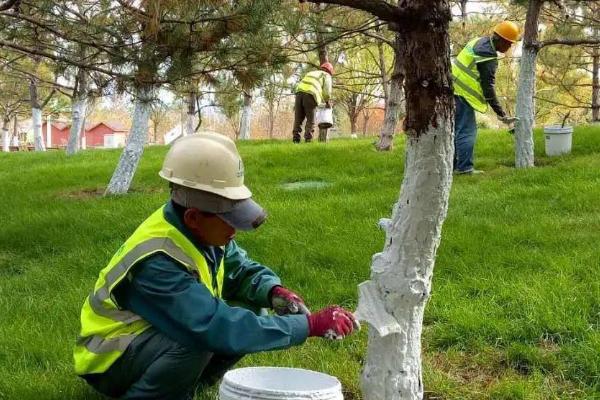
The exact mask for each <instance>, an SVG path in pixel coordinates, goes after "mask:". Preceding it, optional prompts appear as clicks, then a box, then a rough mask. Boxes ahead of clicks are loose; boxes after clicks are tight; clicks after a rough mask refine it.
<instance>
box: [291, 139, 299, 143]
mask: <svg viewBox="0 0 600 400" xmlns="http://www.w3.org/2000/svg"><path fill="white" fill-rule="evenodd" d="M292 142H293V143H294V144H299V143H300V139H292Z"/></svg>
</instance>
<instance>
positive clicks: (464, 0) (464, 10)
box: [460, 0, 469, 29]
mask: <svg viewBox="0 0 600 400" xmlns="http://www.w3.org/2000/svg"><path fill="white" fill-rule="evenodd" d="M468 2H469V0H460V15H461V18H462V27H463V29H465V27H466V26H467V17H468V14H467V3H468Z"/></svg>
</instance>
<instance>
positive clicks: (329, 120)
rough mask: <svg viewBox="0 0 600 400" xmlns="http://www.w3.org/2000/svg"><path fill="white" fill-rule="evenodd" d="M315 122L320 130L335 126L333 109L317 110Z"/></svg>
mask: <svg viewBox="0 0 600 400" xmlns="http://www.w3.org/2000/svg"><path fill="white" fill-rule="evenodd" d="M315 120H316V123H317V126H318V127H319V128H326V129H329V128H331V127H332V126H333V109H332V108H325V107H319V108H317V113H316V115H315Z"/></svg>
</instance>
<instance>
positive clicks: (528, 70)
mask: <svg viewBox="0 0 600 400" xmlns="http://www.w3.org/2000/svg"><path fill="white" fill-rule="evenodd" d="M542 5H543V0H530V1H529V7H528V9H527V18H526V22H525V34H524V40H523V54H522V55H521V67H520V71H519V83H518V90H517V105H516V107H517V110H516V115H517V117H518V118H519V120H518V121H517V122H516V123H515V166H516V167H517V168H528V167H533V165H534V152H533V125H534V113H535V100H534V98H533V96H534V93H535V65H536V59H537V53H538V47H537V43H536V42H537V36H538V20H539V16H540V12H541V9H542Z"/></svg>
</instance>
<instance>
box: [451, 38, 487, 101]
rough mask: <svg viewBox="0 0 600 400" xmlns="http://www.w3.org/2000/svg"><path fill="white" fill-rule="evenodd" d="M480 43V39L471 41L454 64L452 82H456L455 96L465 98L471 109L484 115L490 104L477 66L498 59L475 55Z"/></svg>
mask: <svg viewBox="0 0 600 400" xmlns="http://www.w3.org/2000/svg"><path fill="white" fill-rule="evenodd" d="M489 40H491V38H490V39H489ZM478 41H479V38H475V39H473V40H471V41H470V42H469V43H468V44H467V45H466V46H465V48H464V49H463V50H462V51H461V52H460V53H459V54H458V57H456V59H455V60H454V61H453V62H452V80H453V81H454V94H456V95H458V96H461V97H463V98H464V99H465V100H466V101H467V102H468V103H469V104H470V105H471V107H473V108H474V109H475V110H477V111H479V112H482V113H484V112H486V111H487V110H488V103H487V100H486V99H485V97H484V96H483V90H482V89H481V78H480V76H479V70H478V69H477V64H478V63H481V62H484V61H490V60H496V59H498V57H481V56H478V55H477V54H475V49H474V47H475V44H476V43H477V42H478Z"/></svg>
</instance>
